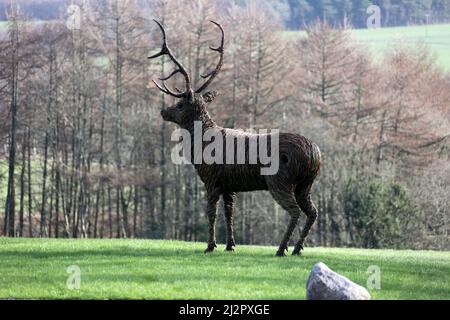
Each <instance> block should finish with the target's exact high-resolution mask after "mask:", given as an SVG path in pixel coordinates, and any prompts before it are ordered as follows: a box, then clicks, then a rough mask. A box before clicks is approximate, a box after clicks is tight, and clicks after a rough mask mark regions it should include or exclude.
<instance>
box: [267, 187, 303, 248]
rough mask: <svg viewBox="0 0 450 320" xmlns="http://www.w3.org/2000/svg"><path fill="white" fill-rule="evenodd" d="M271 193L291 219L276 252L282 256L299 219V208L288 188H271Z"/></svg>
mask: <svg viewBox="0 0 450 320" xmlns="http://www.w3.org/2000/svg"><path fill="white" fill-rule="evenodd" d="M278 188H279V187H278ZM271 194H272V196H273V198H274V199H275V201H276V202H277V203H278V204H279V205H280V206H281V207H282V208H283V209H284V210H286V211H287V212H288V213H289V215H290V216H291V221H290V222H289V225H288V228H287V230H286V233H285V235H284V237H283V240H282V242H281V244H280V248H279V249H278V252H277V256H278V257H284V256H286V252H287V251H288V243H289V240H290V239H291V238H292V234H293V233H294V231H295V228H296V227H297V224H298V220H299V219H300V215H301V209H300V207H299V206H298V204H297V201H296V199H295V195H294V192H292V191H289V190H274V189H272V190H271Z"/></svg>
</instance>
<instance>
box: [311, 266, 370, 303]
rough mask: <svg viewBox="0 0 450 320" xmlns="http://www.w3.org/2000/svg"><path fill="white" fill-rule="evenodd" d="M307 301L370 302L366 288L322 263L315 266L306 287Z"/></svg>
mask: <svg viewBox="0 0 450 320" xmlns="http://www.w3.org/2000/svg"><path fill="white" fill-rule="evenodd" d="M306 297H307V299H308V300H370V299H371V297H370V294H369V292H368V291H367V290H366V288H364V287H361V286H360V285H358V284H356V283H354V282H352V281H350V280H349V279H348V278H346V277H344V276H341V275H340V274H337V273H336V272H334V271H333V270H331V269H330V268H328V267H327V266H326V265H325V264H324V263H322V262H319V263H318V264H316V265H315V266H314V267H313V269H312V271H311V275H310V276H309V279H308V283H307V285H306Z"/></svg>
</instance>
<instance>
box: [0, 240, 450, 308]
mask: <svg viewBox="0 0 450 320" xmlns="http://www.w3.org/2000/svg"><path fill="white" fill-rule="evenodd" d="M204 246H205V245H204V244H198V243H183V242H171V241H144V240H41V239H31V240H30V239H26V240H25V239H6V238H0V298H31V299H41V298H44V299H67V298H70V299H71V298H75V299H79V298H82V299H305V295H306V292H305V286H306V281H307V278H308V275H309V272H310V270H311V268H312V266H313V265H314V264H315V263H317V262H318V261H323V262H325V263H326V264H328V265H329V266H330V267H331V268H332V269H334V270H335V271H337V272H339V273H341V274H343V275H345V276H347V277H349V278H350V279H352V280H353V281H355V282H357V283H359V284H361V285H364V286H365V285H366V282H367V278H368V275H367V268H368V267H369V266H371V265H377V266H379V267H380V269H381V290H375V291H371V294H372V296H373V298H374V299H450V279H449V277H450V252H425V251H416V252H415V251H393V250H357V249H325V248H308V249H306V252H305V254H304V256H303V257H287V258H283V259H280V258H277V257H274V253H275V248H270V247H238V249H237V251H236V252H234V253H226V252H224V251H223V249H224V248H223V246H219V249H218V251H217V252H216V253H214V254H212V255H204V254H203V253H202V252H203V251H202V249H204ZM72 265H76V266H78V267H79V268H80V270H81V288H80V290H69V289H68V288H67V284H66V283H67V279H68V276H69V274H68V273H67V268H68V267H69V266H72Z"/></svg>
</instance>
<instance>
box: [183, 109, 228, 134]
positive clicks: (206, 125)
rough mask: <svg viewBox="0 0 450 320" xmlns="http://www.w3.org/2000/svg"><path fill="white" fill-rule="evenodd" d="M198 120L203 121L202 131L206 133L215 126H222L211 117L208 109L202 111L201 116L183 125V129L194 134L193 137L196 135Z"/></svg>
mask: <svg viewBox="0 0 450 320" xmlns="http://www.w3.org/2000/svg"><path fill="white" fill-rule="evenodd" d="M196 122H201V123H202V131H203V133H205V132H206V131H207V130H209V129H214V128H218V129H220V127H219V126H218V125H217V123H216V122H215V121H214V120H213V119H212V118H211V116H210V115H209V113H208V112H207V111H205V112H202V113H201V114H200V116H199V118H198V119H196V120H194V121H192V122H190V123H189V124H188V125H185V126H181V127H182V128H183V129H185V130H188V131H189V133H190V134H191V135H192V137H193V136H194V133H195V123H196Z"/></svg>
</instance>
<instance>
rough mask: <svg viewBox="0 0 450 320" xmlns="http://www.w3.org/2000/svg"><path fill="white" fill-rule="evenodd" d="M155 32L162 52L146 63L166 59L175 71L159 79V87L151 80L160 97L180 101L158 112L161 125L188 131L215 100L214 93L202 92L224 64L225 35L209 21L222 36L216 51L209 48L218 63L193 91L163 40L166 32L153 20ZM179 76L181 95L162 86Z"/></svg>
mask: <svg viewBox="0 0 450 320" xmlns="http://www.w3.org/2000/svg"><path fill="white" fill-rule="evenodd" d="M154 21H155V22H156V23H157V24H158V26H159V28H160V29H161V31H162V35H163V45H162V49H161V51H160V52H159V53H157V54H155V55H153V56H151V57H149V59H155V58H159V57H161V56H168V57H169V59H170V60H171V61H172V62H173V63H174V64H175V70H174V71H173V72H172V73H170V75H168V76H167V77H164V76H163V77H161V78H160V79H159V80H160V81H162V85H160V84H159V83H158V82H157V81H155V80H153V83H154V84H155V85H156V87H158V89H159V90H161V91H162V92H163V93H164V94H167V95H169V96H172V97H174V98H177V99H180V101H179V102H178V103H177V104H175V105H174V106H172V107H170V108H166V109H163V110H162V111H161V116H162V117H163V119H164V120H165V121H169V122H174V123H176V124H178V125H180V126H181V127H188V126H190V125H191V124H192V123H193V122H194V121H202V120H204V119H203V118H204V117H205V116H207V111H206V106H207V104H209V103H211V102H213V101H214V99H215V98H216V96H217V93H216V92H214V91H213V92H206V93H205V91H206V89H207V88H208V87H209V85H210V84H211V83H212V81H213V80H214V78H215V77H216V76H217V75H218V74H219V72H220V70H221V69H222V66H223V60H224V43H225V33H224V31H223V28H222V26H221V25H220V24H219V23H217V22H214V21H211V22H212V23H213V24H214V25H216V26H217V27H218V28H219V29H220V32H221V34H222V39H221V43H220V46H219V47H218V48H214V47H210V49H211V50H212V51H215V52H218V53H219V54H220V59H219V63H218V65H217V66H216V68H215V69H214V70H213V71H211V72H209V73H208V74H206V75H202V78H203V79H205V80H206V81H205V83H204V84H203V85H202V86H201V87H200V88H198V89H194V88H193V86H192V82H191V78H190V76H189V73H188V72H187V71H186V69H185V68H184V66H183V65H182V64H181V62H180V61H178V60H177V58H176V57H175V56H174V55H173V54H172V51H171V50H170V48H169V46H168V45H167V37H166V31H165V29H164V27H163V26H162V24H161V23H159V22H158V21H156V20H154ZM177 74H181V75H182V76H183V78H184V81H185V85H186V87H185V90H184V91H182V90H180V89H178V88H175V91H173V90H171V89H169V87H168V85H166V83H165V81H167V80H169V79H171V78H172V77H173V76H175V75H177Z"/></svg>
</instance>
